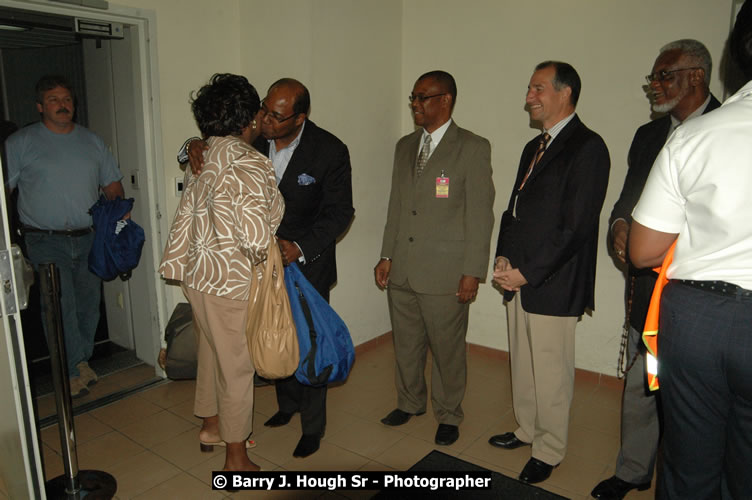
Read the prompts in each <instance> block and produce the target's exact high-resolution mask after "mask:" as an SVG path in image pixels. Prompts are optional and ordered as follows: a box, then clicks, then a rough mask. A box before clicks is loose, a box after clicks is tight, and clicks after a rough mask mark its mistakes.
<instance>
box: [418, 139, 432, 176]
mask: <svg viewBox="0 0 752 500" xmlns="http://www.w3.org/2000/svg"><path fill="white" fill-rule="evenodd" d="M430 152H431V134H426V138H425V139H424V140H423V147H422V148H421V150H420V154H419V155H418V161H417V162H416V163H415V174H416V175H417V176H418V177H420V176H421V175H422V174H423V169H424V168H426V163H428V154H429V153H430Z"/></svg>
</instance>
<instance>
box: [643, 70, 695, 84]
mask: <svg viewBox="0 0 752 500" xmlns="http://www.w3.org/2000/svg"><path fill="white" fill-rule="evenodd" d="M693 69H702V68H701V67H699V66H694V67H692V68H679V69H672V70H671V71H666V70H661V71H659V72H657V73H651V74H649V75H645V80H647V82H648V83H653V82H665V81H666V80H671V79H673V76H671V75H672V74H674V73H678V72H679V71H690V70H693Z"/></svg>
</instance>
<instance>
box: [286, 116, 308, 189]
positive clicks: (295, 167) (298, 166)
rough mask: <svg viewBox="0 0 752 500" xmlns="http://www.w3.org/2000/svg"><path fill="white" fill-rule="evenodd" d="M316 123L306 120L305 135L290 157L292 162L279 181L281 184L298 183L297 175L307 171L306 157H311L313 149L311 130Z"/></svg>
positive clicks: (301, 137)
mask: <svg viewBox="0 0 752 500" xmlns="http://www.w3.org/2000/svg"><path fill="white" fill-rule="evenodd" d="M315 126H316V125H314V123H313V122H312V121H310V120H306V122H305V128H303V135H301V136H300V143H299V144H298V147H296V148H295V151H293V153H292V156H291V157H290V162H289V163H288V164H287V168H286V169H285V173H284V174H283V175H282V179H281V180H280V181H279V185H280V186H281V185H282V184H286V183H288V182H292V183H297V180H296V179H297V177H298V175H300V174H303V173H306V172H305V167H306V164H307V162H306V159H307V158H308V157H309V152H310V150H311V147H312V145H311V131H312V129H313V128H314V127H315Z"/></svg>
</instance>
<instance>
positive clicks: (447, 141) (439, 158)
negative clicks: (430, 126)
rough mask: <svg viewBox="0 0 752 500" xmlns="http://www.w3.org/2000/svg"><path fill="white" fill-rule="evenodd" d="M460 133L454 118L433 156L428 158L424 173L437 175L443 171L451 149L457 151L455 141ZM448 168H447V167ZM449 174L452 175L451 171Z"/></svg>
mask: <svg viewBox="0 0 752 500" xmlns="http://www.w3.org/2000/svg"><path fill="white" fill-rule="evenodd" d="M458 135H459V132H458V127H457V124H456V123H454V120H452V123H450V124H449V127H447V130H446V132H445V133H444V137H442V138H441V142H440V143H439V145H438V146H436V149H435V150H434V151H433V153H431V157H430V158H429V159H428V163H426V168H425V170H424V171H423V175H424V176H425V175H431V176H432V177H437V176H438V175H439V174H440V173H441V169H442V166H446V165H445V164H446V161H445V160H446V159H447V158H448V157H449V155H450V152H451V151H456V145H455V142H457V137H458ZM417 150H418V148H417V146H416V147H415V151H416V158H417ZM445 170H446V169H445ZM429 172H433V173H434V174H435V175H434V174H429ZM446 173H447V175H450V172H446Z"/></svg>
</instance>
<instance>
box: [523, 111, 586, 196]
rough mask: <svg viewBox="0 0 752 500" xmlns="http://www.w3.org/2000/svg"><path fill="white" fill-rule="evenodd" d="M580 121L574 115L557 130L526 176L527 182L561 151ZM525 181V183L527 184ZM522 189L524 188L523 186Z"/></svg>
mask: <svg viewBox="0 0 752 500" xmlns="http://www.w3.org/2000/svg"><path fill="white" fill-rule="evenodd" d="M581 123H582V122H581V121H580V118H579V117H578V116H577V115H574V118H572V120H571V121H570V122H569V123H567V125H566V126H565V127H564V128H563V129H562V130H561V132H559V134H558V135H557V136H556V138H555V139H554V141H553V142H552V143H551V145H550V146H549V147H547V148H546V152H545V153H543V156H542V157H541V159H540V161H539V162H538V164H537V165H536V166H535V168H534V169H533V171H532V172H531V173H530V177H529V178H528V180H527V182H531V181H532V180H533V179H535V178H536V177H537V176H538V174H540V173H541V172H542V171H543V169H544V168H546V165H548V164H549V163H551V161H553V159H554V158H556V156H557V155H558V154H559V153H560V152H561V151H562V150H564V147H565V146H566V144H567V141H568V140H569V137H570V136H571V135H572V133H573V132H574V131H575V129H577V127H579V126H580V124H581ZM533 154H535V151H534V150H533ZM530 160H532V157H530ZM527 182H526V183H525V185H527ZM523 189H524V188H523Z"/></svg>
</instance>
